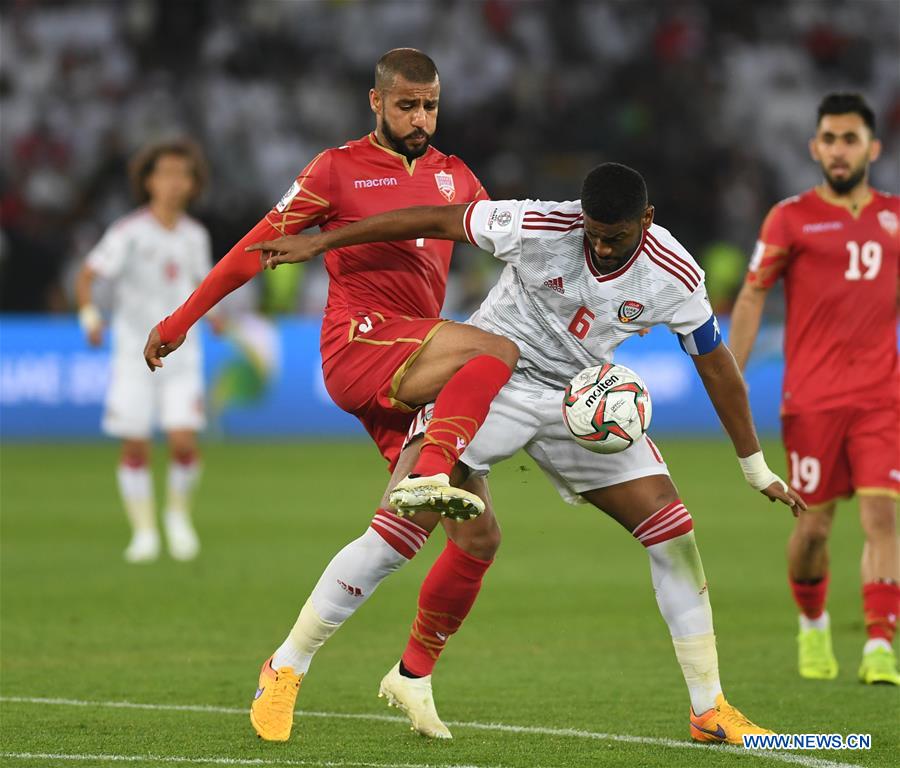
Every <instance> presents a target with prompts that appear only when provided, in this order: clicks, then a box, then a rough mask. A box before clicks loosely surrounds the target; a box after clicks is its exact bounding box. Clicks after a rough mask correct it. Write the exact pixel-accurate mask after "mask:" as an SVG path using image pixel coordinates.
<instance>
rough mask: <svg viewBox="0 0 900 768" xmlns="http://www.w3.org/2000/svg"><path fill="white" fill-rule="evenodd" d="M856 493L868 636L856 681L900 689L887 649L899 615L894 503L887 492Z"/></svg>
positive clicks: (899, 560) (899, 566) (891, 651)
mask: <svg viewBox="0 0 900 768" xmlns="http://www.w3.org/2000/svg"><path fill="white" fill-rule="evenodd" d="M859 493H860V496H859V513H860V520H861V522H862V528H863V532H864V533H865V536H866V542H865V545H864V548H863V557H862V583H863V588H862V593H863V612H864V614H865V620H866V633H867V634H868V639H867V641H866V644H865V646H864V647H863V657H862V663H861V664H860V667H859V679H860V680H861V681H862V682H864V683H867V684H876V683H883V684H888V685H900V672H898V670H897V656H896V654H895V653H894V649H893V646H892V645H891V643H892V642H893V639H894V633H895V631H896V629H897V615H898V614H900V548H898V539H897V502H896V501H895V498H894V496H893V494H889V493H888V492H887V491H885V492H875V491H872V492H867V491H865V490H862V491H860V492H859Z"/></svg>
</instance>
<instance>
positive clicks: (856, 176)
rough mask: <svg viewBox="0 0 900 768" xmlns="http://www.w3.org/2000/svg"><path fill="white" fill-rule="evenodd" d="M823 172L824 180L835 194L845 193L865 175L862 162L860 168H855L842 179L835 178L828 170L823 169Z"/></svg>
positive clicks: (864, 167)
mask: <svg viewBox="0 0 900 768" xmlns="http://www.w3.org/2000/svg"><path fill="white" fill-rule="evenodd" d="M824 173H825V181H827V182H828V186H829V187H831V189H832V190H833V191H834V192H836V193H837V194H839V195H846V194H847V193H848V192H850V190H852V189H853V188H854V187H855V186H856V185H857V184H859V183H860V182H861V181H862V180H863V178H864V177H865V175H866V166H865V164H863V165H862V166H861V167H860V168H857V169H856V170H855V171H853V172H852V173H850V174H848V175H847V177H846V178H844V179H836V178H834V177H833V176H832V175H831V174H830V173H828V171H824Z"/></svg>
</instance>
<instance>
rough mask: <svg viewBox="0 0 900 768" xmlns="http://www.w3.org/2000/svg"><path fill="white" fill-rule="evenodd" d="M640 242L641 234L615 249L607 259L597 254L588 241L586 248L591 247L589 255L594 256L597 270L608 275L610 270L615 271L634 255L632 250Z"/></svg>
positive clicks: (635, 248) (634, 249)
mask: <svg viewBox="0 0 900 768" xmlns="http://www.w3.org/2000/svg"><path fill="white" fill-rule="evenodd" d="M640 244H641V236H640V235H638V237H637V238H635V239H634V240H633V241H632V242H631V243H629V244H628V245H626V246H623V247H621V248H618V249H616V252H615V253H613V254H612V255H611V256H610V257H609V258H608V259H605V258H603V257H601V256H599V255H598V254H597V251H595V250H594V246H593V245H591V244H590V242H588V248H590V249H591V255H592V256H593V257H594V265H595V266H596V267H597V269H598V271H599V272H600V273H601V274H604V275H608V274H609V273H610V272H615V271H616V270H617V269H618V268H619V267H621V266H622V265H623V264H625V262H626V261H628V259H630V258H631V257H632V256H634V252H635V251H636V250H637V249H638V246H639V245H640Z"/></svg>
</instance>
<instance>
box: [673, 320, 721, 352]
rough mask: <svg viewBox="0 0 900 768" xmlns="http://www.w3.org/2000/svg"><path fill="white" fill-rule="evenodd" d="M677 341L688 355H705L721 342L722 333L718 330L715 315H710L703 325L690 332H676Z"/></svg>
mask: <svg viewBox="0 0 900 768" xmlns="http://www.w3.org/2000/svg"><path fill="white" fill-rule="evenodd" d="M678 343H679V344H681V348H682V349H683V350H684V351H685V352H687V353H688V354H689V355H705V354H706V353H707V352H712V351H713V350H714V349H715V348H716V347H718V346H719V344H721V343H722V333H721V331H719V321H718V320H716V316H715V315H710V316H709V320H707V321H706V322H705V323H703V325H701V326H700V327H699V328H696V329H695V330H693V331H691V333H686V334H684V335H682V334H680V333H679V334H678Z"/></svg>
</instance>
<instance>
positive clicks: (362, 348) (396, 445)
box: [321, 312, 448, 470]
mask: <svg viewBox="0 0 900 768" xmlns="http://www.w3.org/2000/svg"><path fill="white" fill-rule="evenodd" d="M446 322H448V321H447V320H442V319H440V318H416V317H406V316H403V317H387V318H386V317H385V316H384V315H382V314H381V313H379V312H370V313H369V314H367V315H362V314H360V315H356V316H354V317H352V318H351V319H350V320H348V321H344V322H340V323H335V324H328V326H327V327H326V326H324V325H323V326H322V344H321V346H322V373H323V374H324V376H325V388H326V389H327V390H328V394H329V395H331V399H332V400H334V402H335V403H336V404H337V405H338V406H339V407H340V408H342V409H343V410H345V411H347V412H348V413H352V414H353V415H354V416H356V418H358V419H359V420H360V421H361V422H362V424H363V426H364V427H365V428H366V431H367V432H368V433H369V434H370V435H371V436H372V439H373V440H374V441H375V445H377V446H378V450H379V451H381V455H382V456H384V458H385V459H387V461H388V464H389V465H390V468H391V470H393V469H394V465H395V464H396V463H397V458H398V457H399V456H400V451H401V450H402V448H403V441H404V440H405V439H406V433H407V431H408V430H409V425H410V424H411V423H412V421H413V418H414V417H415V412H416V410H417V408H418V406H409V405H407V404H406V403H402V402H400V401H399V400H397V399H396V397H395V395H396V393H397V390H398V388H399V387H400V382H401V380H402V379H403V375H404V374H405V373H406V371H407V370H409V367H410V366H411V365H412V364H413V362H414V361H415V359H416V358H417V357H418V356H419V353H420V352H421V351H422V349H424V347H425V344H427V343H428V341H430V339H431V337H432V336H434V334H435V332H436V331H437V329H438V328H439V327H440V326H441V325H443V324H444V323H446Z"/></svg>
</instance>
